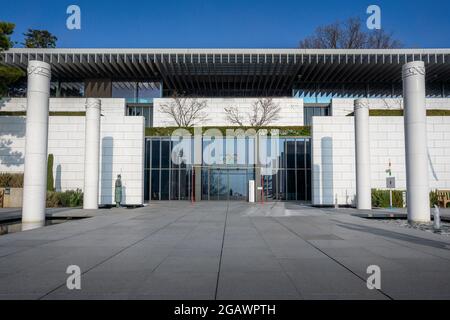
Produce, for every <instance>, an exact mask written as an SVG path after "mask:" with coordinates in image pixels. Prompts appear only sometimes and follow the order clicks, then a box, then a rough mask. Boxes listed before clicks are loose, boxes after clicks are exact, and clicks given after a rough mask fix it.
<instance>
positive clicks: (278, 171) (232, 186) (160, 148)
mask: <svg viewBox="0 0 450 320" xmlns="http://www.w3.org/2000/svg"><path fill="white" fill-rule="evenodd" d="M188 139H191V138H188ZM214 140H215V139H214V138H209V137H203V139H202V150H203V155H202V165H201V166H200V165H199V166H198V167H200V170H197V173H198V174H199V176H195V170H193V167H192V163H193V144H191V152H189V154H184V155H183V154H180V155H179V157H180V159H189V161H188V162H189V164H186V162H185V161H175V162H174V161H173V160H174V157H178V154H177V153H176V152H175V153H174V154H175V155H174V154H172V150H173V148H174V147H176V145H177V143H179V142H178V141H176V140H175V139H171V138H170V137H153V138H147V139H146V143H145V181H144V194H145V200H150V201H151V200H190V199H191V198H192V197H193V194H194V190H193V189H194V188H193V186H194V185H195V184H196V181H197V184H200V186H201V187H200V188H201V194H200V195H196V196H195V198H196V199H202V200H243V201H245V200H247V199H248V181H249V180H255V179H256V178H257V177H258V179H259V177H260V179H261V180H260V181H257V182H256V184H257V185H260V186H262V190H258V192H261V193H262V194H263V195H264V199H265V200H266V201H268V200H294V201H310V200H311V140H310V138H279V140H278V141H277V143H273V142H272V141H271V139H270V137H269V139H267V152H268V154H269V155H270V157H272V158H273V161H272V162H271V163H272V166H271V168H270V171H264V169H261V168H260V167H258V166H255V165H254V157H255V154H254V153H253V151H249V150H254V140H253V138H251V137H238V138H231V139H230V138H218V140H217V141H215V143H216V144H215V146H216V148H211V146H212V144H213V143H214ZM191 141H192V139H191ZM217 146H219V147H217ZM274 147H275V148H278V150H272V149H273V148H274ZM180 153H181V152H180ZM212 158H214V159H215V161H213V160H212ZM178 160H179V159H178ZM217 160H218V161H217ZM261 170H263V172H264V174H262V175H259V174H258V175H257V173H259V172H261ZM198 179H200V181H199V180H198Z"/></svg>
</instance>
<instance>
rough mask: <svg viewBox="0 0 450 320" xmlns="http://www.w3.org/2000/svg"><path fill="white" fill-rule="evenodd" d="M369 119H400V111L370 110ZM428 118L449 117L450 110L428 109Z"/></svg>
mask: <svg viewBox="0 0 450 320" xmlns="http://www.w3.org/2000/svg"><path fill="white" fill-rule="evenodd" d="M369 115H370V116H371V117H402V116H403V110H402V109H394V110H392V109H371V110H369ZM348 116H354V112H352V113H349V114H348ZM427 116H428V117H450V110H440V109H430V110H427Z"/></svg>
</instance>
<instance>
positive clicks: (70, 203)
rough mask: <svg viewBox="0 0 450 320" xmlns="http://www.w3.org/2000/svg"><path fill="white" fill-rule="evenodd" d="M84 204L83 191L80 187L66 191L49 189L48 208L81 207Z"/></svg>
mask: <svg viewBox="0 0 450 320" xmlns="http://www.w3.org/2000/svg"><path fill="white" fill-rule="evenodd" d="M82 205H83V192H82V191H81V190H80V189H77V190H68V191H64V192H56V191H47V201H46V206H47V208H59V207H65V208H68V207H80V206H82Z"/></svg>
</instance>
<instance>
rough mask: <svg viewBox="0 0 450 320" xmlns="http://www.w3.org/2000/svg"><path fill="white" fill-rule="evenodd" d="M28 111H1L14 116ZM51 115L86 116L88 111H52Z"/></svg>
mask: <svg viewBox="0 0 450 320" xmlns="http://www.w3.org/2000/svg"><path fill="white" fill-rule="evenodd" d="M26 115H27V113H26V112H25V111H0V117H1V116H13V117H20V116H26ZM48 115H49V116H50V117H62V116H64V117H84V116H86V111H50V112H49V113H48Z"/></svg>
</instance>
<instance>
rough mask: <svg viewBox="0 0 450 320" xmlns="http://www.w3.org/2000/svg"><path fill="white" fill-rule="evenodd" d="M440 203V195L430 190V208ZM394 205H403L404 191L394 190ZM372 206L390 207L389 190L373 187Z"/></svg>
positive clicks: (399, 206)
mask: <svg viewBox="0 0 450 320" xmlns="http://www.w3.org/2000/svg"><path fill="white" fill-rule="evenodd" d="M437 204H438V197H437V193H436V191H431V192H430V208H432V207H434V205H437ZM392 206H393V207H394V208H402V207H403V191H402V190H393V191H392ZM372 207H374V208H388V207H389V190H379V189H372Z"/></svg>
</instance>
